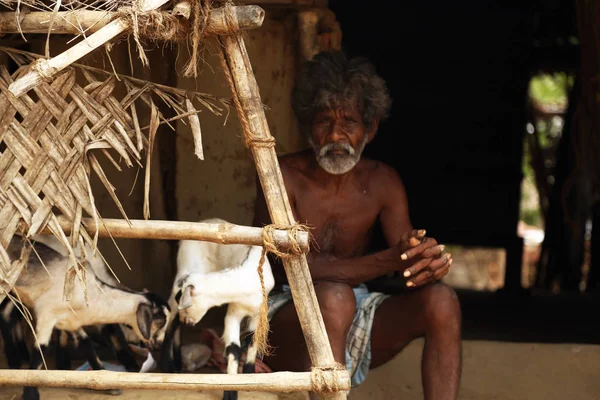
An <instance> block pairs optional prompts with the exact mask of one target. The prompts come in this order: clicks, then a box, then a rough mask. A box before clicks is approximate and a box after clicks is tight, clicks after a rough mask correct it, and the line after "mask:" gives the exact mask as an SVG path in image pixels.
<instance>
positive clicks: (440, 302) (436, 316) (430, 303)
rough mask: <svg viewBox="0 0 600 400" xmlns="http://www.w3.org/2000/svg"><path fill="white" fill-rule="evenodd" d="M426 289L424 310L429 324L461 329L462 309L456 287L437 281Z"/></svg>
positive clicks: (437, 326)
mask: <svg viewBox="0 0 600 400" xmlns="http://www.w3.org/2000/svg"><path fill="white" fill-rule="evenodd" d="M423 290H424V292H425V293H424V296H425V298H424V311H425V317H426V319H427V322H428V325H430V327H435V328H443V329H444V330H445V331H447V330H455V331H460V324H461V311H460V303H459V301H458V296H457V295H456V292H455V291H454V289H452V288H451V287H450V286H448V285H445V284H443V283H435V284H432V285H430V286H428V287H426V288H423Z"/></svg>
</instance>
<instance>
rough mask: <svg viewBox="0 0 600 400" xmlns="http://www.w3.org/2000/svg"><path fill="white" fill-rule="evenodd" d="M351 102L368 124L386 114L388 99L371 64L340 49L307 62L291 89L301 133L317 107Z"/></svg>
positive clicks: (308, 128) (308, 124)
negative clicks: (347, 55)
mask: <svg viewBox="0 0 600 400" xmlns="http://www.w3.org/2000/svg"><path fill="white" fill-rule="evenodd" d="M354 102H355V103H356V104H357V105H358V108H359V112H360V114H361V115H362V118H363V122H364V123H365V125H366V126H367V127H371V126H372V124H373V123H374V122H375V120H377V119H378V120H383V119H385V118H387V117H388V115H389V111H390V108H391V104H392V99H391V97H390V94H389V92H388V88H387V86H386V84H385V81H384V80H383V79H382V78H381V77H380V76H379V75H378V74H377V72H376V71H375V67H374V66H373V64H371V63H370V62H369V61H368V60H367V59H365V58H362V57H357V58H352V59H348V58H347V57H346V55H345V54H344V53H342V52H340V51H324V52H321V53H318V54H317V55H315V56H314V57H313V59H312V60H309V61H307V62H306V63H305V65H304V68H303V70H302V72H301V74H300V77H299V79H298V81H297V82H296V85H295V86H294V88H293V90H292V108H293V110H294V113H295V114H296V117H297V118H298V121H299V123H300V127H301V129H302V130H303V131H304V132H305V133H309V132H310V129H311V125H312V121H313V117H314V115H315V113H316V112H318V111H319V110H322V109H332V108H336V107H338V106H342V105H345V104H348V103H354Z"/></svg>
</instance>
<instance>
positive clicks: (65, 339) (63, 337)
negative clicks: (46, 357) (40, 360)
mask: <svg viewBox="0 0 600 400" xmlns="http://www.w3.org/2000/svg"><path fill="white" fill-rule="evenodd" d="M56 369H60V370H70V369H71V356H70V355H69V333H68V332H66V331H63V330H60V331H58V341H57V343H56Z"/></svg>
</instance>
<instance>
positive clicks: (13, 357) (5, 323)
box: [0, 306, 21, 369]
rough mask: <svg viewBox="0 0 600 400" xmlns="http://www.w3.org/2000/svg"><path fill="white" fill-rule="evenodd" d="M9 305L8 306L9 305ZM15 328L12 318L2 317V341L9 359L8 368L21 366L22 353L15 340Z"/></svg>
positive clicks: (0, 327)
mask: <svg viewBox="0 0 600 400" xmlns="http://www.w3.org/2000/svg"><path fill="white" fill-rule="evenodd" d="M7 307H8V306H7ZM15 329H16V326H15V325H13V323H12V321H11V319H10V318H9V319H8V320H7V319H5V316H4V315H2V316H1V317H0V333H1V334H2V342H3V343H4V354H5V355H6V359H7V361H8V368H10V369H19V368H21V355H20V352H19V347H18V345H17V343H16V341H15Z"/></svg>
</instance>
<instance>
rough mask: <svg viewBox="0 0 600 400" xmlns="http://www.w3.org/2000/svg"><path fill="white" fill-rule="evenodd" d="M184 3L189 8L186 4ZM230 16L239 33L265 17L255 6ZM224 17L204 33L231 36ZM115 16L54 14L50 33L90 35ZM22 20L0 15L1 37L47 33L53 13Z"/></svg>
mask: <svg viewBox="0 0 600 400" xmlns="http://www.w3.org/2000/svg"><path fill="white" fill-rule="evenodd" d="M182 3H184V2H182ZM187 4H188V5H189V3H187ZM180 8H181V6H180ZM180 8H173V15H179V16H181V17H182V18H183V19H187V18H189V12H188V13H187V14H186V13H184V12H182V11H181V10H180ZM233 13H234V14H235V18H236V19H237V21H238V24H237V27H238V28H239V29H241V30H246V29H256V28H260V27H261V26H262V23H263V20H264V17H265V11H264V10H263V9H262V8H260V7H259V6H254V5H250V6H236V7H233ZM224 14H225V13H224V12H223V10H222V9H221V8H217V9H214V10H212V11H211V13H210V18H209V19H208V23H207V25H206V28H205V33H206V34H209V35H223V34H228V33H233V32H231V30H230V28H228V27H227V25H226V23H225V15H224ZM114 16H115V13H112V12H105V11H90V10H78V11H66V12H62V11H61V12H58V13H57V14H56V17H55V19H54V24H53V25H52V31H51V33H52V34H71V35H78V34H80V33H81V31H82V30H83V31H84V32H85V33H86V34H92V33H95V32H97V31H99V30H100V29H101V28H103V27H105V26H106V25H108V24H109V23H110V21H111V20H113V19H114ZM21 18H22V19H21V22H20V24H17V19H16V18H15V13H14V12H2V13H0V34H5V33H20V32H22V33H48V25H49V22H50V19H51V18H52V13H50V12H43V11H34V12H30V13H26V14H24V15H23V16H22V17H21ZM182 23H183V22H182Z"/></svg>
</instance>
